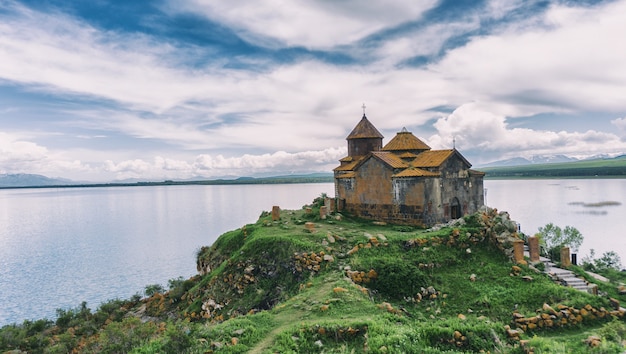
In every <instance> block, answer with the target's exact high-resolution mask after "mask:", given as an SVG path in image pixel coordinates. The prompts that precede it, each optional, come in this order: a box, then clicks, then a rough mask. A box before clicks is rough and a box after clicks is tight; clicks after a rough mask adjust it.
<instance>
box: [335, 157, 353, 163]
mask: <svg viewBox="0 0 626 354" xmlns="http://www.w3.org/2000/svg"><path fill="white" fill-rule="evenodd" d="M352 160H354V159H353V158H352V156H346V157H344V158H343V159H341V160H339V162H350V161H352Z"/></svg>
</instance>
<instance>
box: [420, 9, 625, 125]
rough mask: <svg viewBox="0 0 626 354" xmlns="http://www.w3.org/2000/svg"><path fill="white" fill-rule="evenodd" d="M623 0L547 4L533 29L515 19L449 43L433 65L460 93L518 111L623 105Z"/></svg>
mask: <svg viewBox="0 0 626 354" xmlns="http://www.w3.org/2000/svg"><path fill="white" fill-rule="evenodd" d="M625 12H626V1H619V2H613V3H609V4H606V5H603V6H597V7H594V8H590V9H589V8H586V9H584V10H583V9H581V8H571V7H566V6H561V5H559V6H553V7H551V8H550V10H549V11H547V13H546V14H545V16H544V17H542V22H543V26H538V27H533V28H532V29H529V28H526V27H520V26H519V24H514V25H513V26H511V27H510V29H509V30H507V31H504V32H503V33H498V34H492V35H489V36H485V37H477V38H474V39H473V40H471V41H470V42H469V43H468V44H467V45H465V46H464V47H460V48H457V49H455V50H452V51H450V53H449V54H448V55H447V56H446V58H444V59H443V60H442V61H441V62H440V63H437V64H434V65H432V67H431V68H432V70H436V71H438V72H442V73H445V78H446V80H450V81H451V82H453V83H454V84H456V86H457V90H458V91H460V92H462V94H463V95H465V96H466V97H472V96H473V97H472V99H478V100H481V101H485V102H486V101H490V102H505V103H508V105H510V106H517V108H516V109H517V110H519V111H520V112H519V113H525V114H534V113H537V112H539V111H544V112H545V111H555V110H570V111H575V110H613V111H623V110H626V101H624V100H623V99H622V94H621V92H624V90H626V66H624V62H626V42H624V41H621V40H619V39H618V38H617V37H616V34H617V33H626V21H623V16H622V15H621V14H623V13H625Z"/></svg>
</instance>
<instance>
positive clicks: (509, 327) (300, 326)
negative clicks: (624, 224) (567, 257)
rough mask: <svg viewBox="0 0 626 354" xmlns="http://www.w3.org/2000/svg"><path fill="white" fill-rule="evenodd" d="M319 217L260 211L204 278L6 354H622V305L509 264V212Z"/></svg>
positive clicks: (118, 304)
mask: <svg viewBox="0 0 626 354" xmlns="http://www.w3.org/2000/svg"><path fill="white" fill-rule="evenodd" d="M321 205H323V200H320V199H318V200H316V201H315V202H314V203H313V204H312V205H309V206H305V207H303V209H301V210H293V211H289V210H283V211H280V212H278V211H277V210H276V211H274V212H273V213H270V212H265V213H263V214H262V215H261V217H260V218H259V220H258V221H257V222H255V223H253V224H248V225H245V226H243V227H241V228H240V229H237V230H233V231H230V232H227V233H225V234H224V235H222V236H220V238H219V239H218V240H217V241H216V242H215V243H214V244H213V245H211V246H206V247H202V248H201V249H200V250H199V251H198V254H197V268H198V274H197V275H196V276H194V277H193V278H191V279H186V280H185V279H178V280H173V281H171V282H170V287H169V290H168V291H165V290H161V291H154V292H152V293H151V294H150V296H149V297H145V298H140V297H135V298H133V299H130V300H127V301H120V300H115V301H111V302H109V303H107V304H103V305H102V306H101V307H100V308H99V309H98V310H97V311H95V312H92V311H90V310H89V309H87V308H86V307H85V306H84V305H83V307H81V308H77V309H75V310H69V311H61V312H60V313H59V318H57V320H56V321H48V320H41V321H36V322H28V323H24V324H22V325H15V326H6V327H4V328H2V329H1V330H0V351H2V350H4V351H7V350H14V352H19V351H20V350H22V351H26V352H71V351H73V352H134V353H163V352H183V353H184V352H189V353H221V352H224V353H245V352H250V353H305V352H306V353H322V352H323V353H352V352H371V353H437V352H507V353H509V352H510V353H524V352H526V353H528V352H545V351H559V350H560V351H562V352H588V351H589V350H597V351H598V352H606V353H611V352H616V353H617V352H621V351H622V350H623V346H622V342H621V341H622V338H624V337H625V336H626V326H625V325H624V323H623V322H622V317H623V311H622V310H620V307H619V301H620V300H626V299H622V298H620V297H621V296H623V295H619V294H618V293H617V292H616V290H615V287H614V286H612V285H611V284H606V283H599V284H598V287H599V289H600V290H601V291H600V292H601V294H602V295H603V296H596V295H592V294H589V293H585V292H582V291H578V290H575V289H573V288H568V287H564V286H562V285H560V284H557V283H555V282H554V281H553V280H552V278H550V277H549V276H548V275H546V274H544V273H543V272H541V270H540V269H539V268H541V267H540V265H537V266H536V267H535V266H533V265H526V264H525V263H526V262H521V263H522V264H514V262H513V260H512V252H513V250H512V247H513V243H514V241H516V240H519V239H524V235H520V234H518V232H517V224H516V223H515V222H514V221H512V220H511V219H510V217H509V215H508V213H506V212H498V211H497V210H495V209H489V208H483V209H481V210H480V211H479V212H477V213H475V214H473V215H469V216H466V217H464V218H462V219H458V220H455V221H452V222H450V223H448V224H446V225H439V226H437V227H435V228H431V229H428V230H423V229H416V228H412V227H408V226H397V225H388V224H385V223H380V222H371V221H363V220H359V219H355V218H352V217H350V216H349V215H341V214H333V215H324V214H323V212H322V214H320V206H321ZM573 270H574V271H581V272H582V270H580V269H578V268H576V267H574V269H573ZM610 297H612V298H613V299H612V302H611V301H609V298H610ZM615 301H617V304H616V303H615ZM20 336H22V337H20ZM20 338H21V339H20ZM34 338H36V340H35V339H34ZM37 343H38V344H37Z"/></svg>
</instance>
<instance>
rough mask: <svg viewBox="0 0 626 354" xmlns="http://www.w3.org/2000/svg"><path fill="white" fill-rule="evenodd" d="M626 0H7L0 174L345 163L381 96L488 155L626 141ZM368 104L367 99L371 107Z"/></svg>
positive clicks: (477, 157) (611, 147) (139, 173)
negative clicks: (355, 131)
mask: <svg viewBox="0 0 626 354" xmlns="http://www.w3.org/2000/svg"><path fill="white" fill-rule="evenodd" d="M624 14H626V0H615V1H608V0H607V1H591V0H588V1H584V0H581V1H573V0H555V1H549V0H542V1H534V0H484V1H480V0H441V1H437V0H385V1H367V2H364V1H357V0H317V1H311V0H255V1H245V0H232V1H210V0H154V1H128V0H92V1H66V0H22V1H14V0H0V174H6V173H8V174H13V173H34V174H42V175H46V176H49V177H62V178H68V179H73V180H76V181H94V182H101V181H114V180H125V179H144V180H163V179H177V180H178V179H191V178H221V177H227V176H263V175H283V174H293V173H310V172H331V171H332V169H333V168H334V167H336V166H338V164H339V163H338V160H339V159H341V158H342V157H344V156H345V155H346V154H347V148H346V147H347V144H346V140H345V138H346V136H347V135H348V134H349V133H350V131H351V130H352V128H353V127H354V126H355V125H356V124H357V123H358V122H359V120H360V119H361V117H362V115H363V111H364V110H365V114H366V115H367V117H368V119H369V120H370V121H371V122H372V123H373V124H374V125H375V126H376V127H377V128H378V130H379V131H381V133H382V134H383V135H384V136H385V139H384V141H383V143H386V142H388V141H389V140H390V139H391V138H393V136H394V135H395V133H396V132H399V131H400V130H401V129H402V128H403V127H406V128H407V129H408V130H409V131H411V132H413V134H415V135H416V136H417V137H419V138H420V139H422V140H423V141H424V142H426V143H427V144H429V145H430V146H431V147H432V148H433V149H449V148H452V146H453V141H454V146H455V147H456V148H457V149H458V150H459V151H460V152H461V154H463V155H464V156H465V157H466V158H467V159H468V160H469V161H470V162H471V163H472V164H473V165H474V166H480V165H481V164H486V163H489V162H492V161H496V160H503V159H508V158H513V157H531V156H534V155H553V154H564V155H567V156H571V157H577V158H586V157H589V156H595V155H609V156H616V155H620V154H623V153H626V40H624V37H623V36H624V33H626V20H624ZM363 106H365V109H364V108H363Z"/></svg>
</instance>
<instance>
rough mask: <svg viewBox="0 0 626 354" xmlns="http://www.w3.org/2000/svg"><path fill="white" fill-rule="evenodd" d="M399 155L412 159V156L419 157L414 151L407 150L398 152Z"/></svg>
mask: <svg viewBox="0 0 626 354" xmlns="http://www.w3.org/2000/svg"><path fill="white" fill-rule="evenodd" d="M398 157H400V158H403V159H412V158H415V157H417V155H416V154H414V153H412V152H408V151H406V152H403V153H401V154H398Z"/></svg>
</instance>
